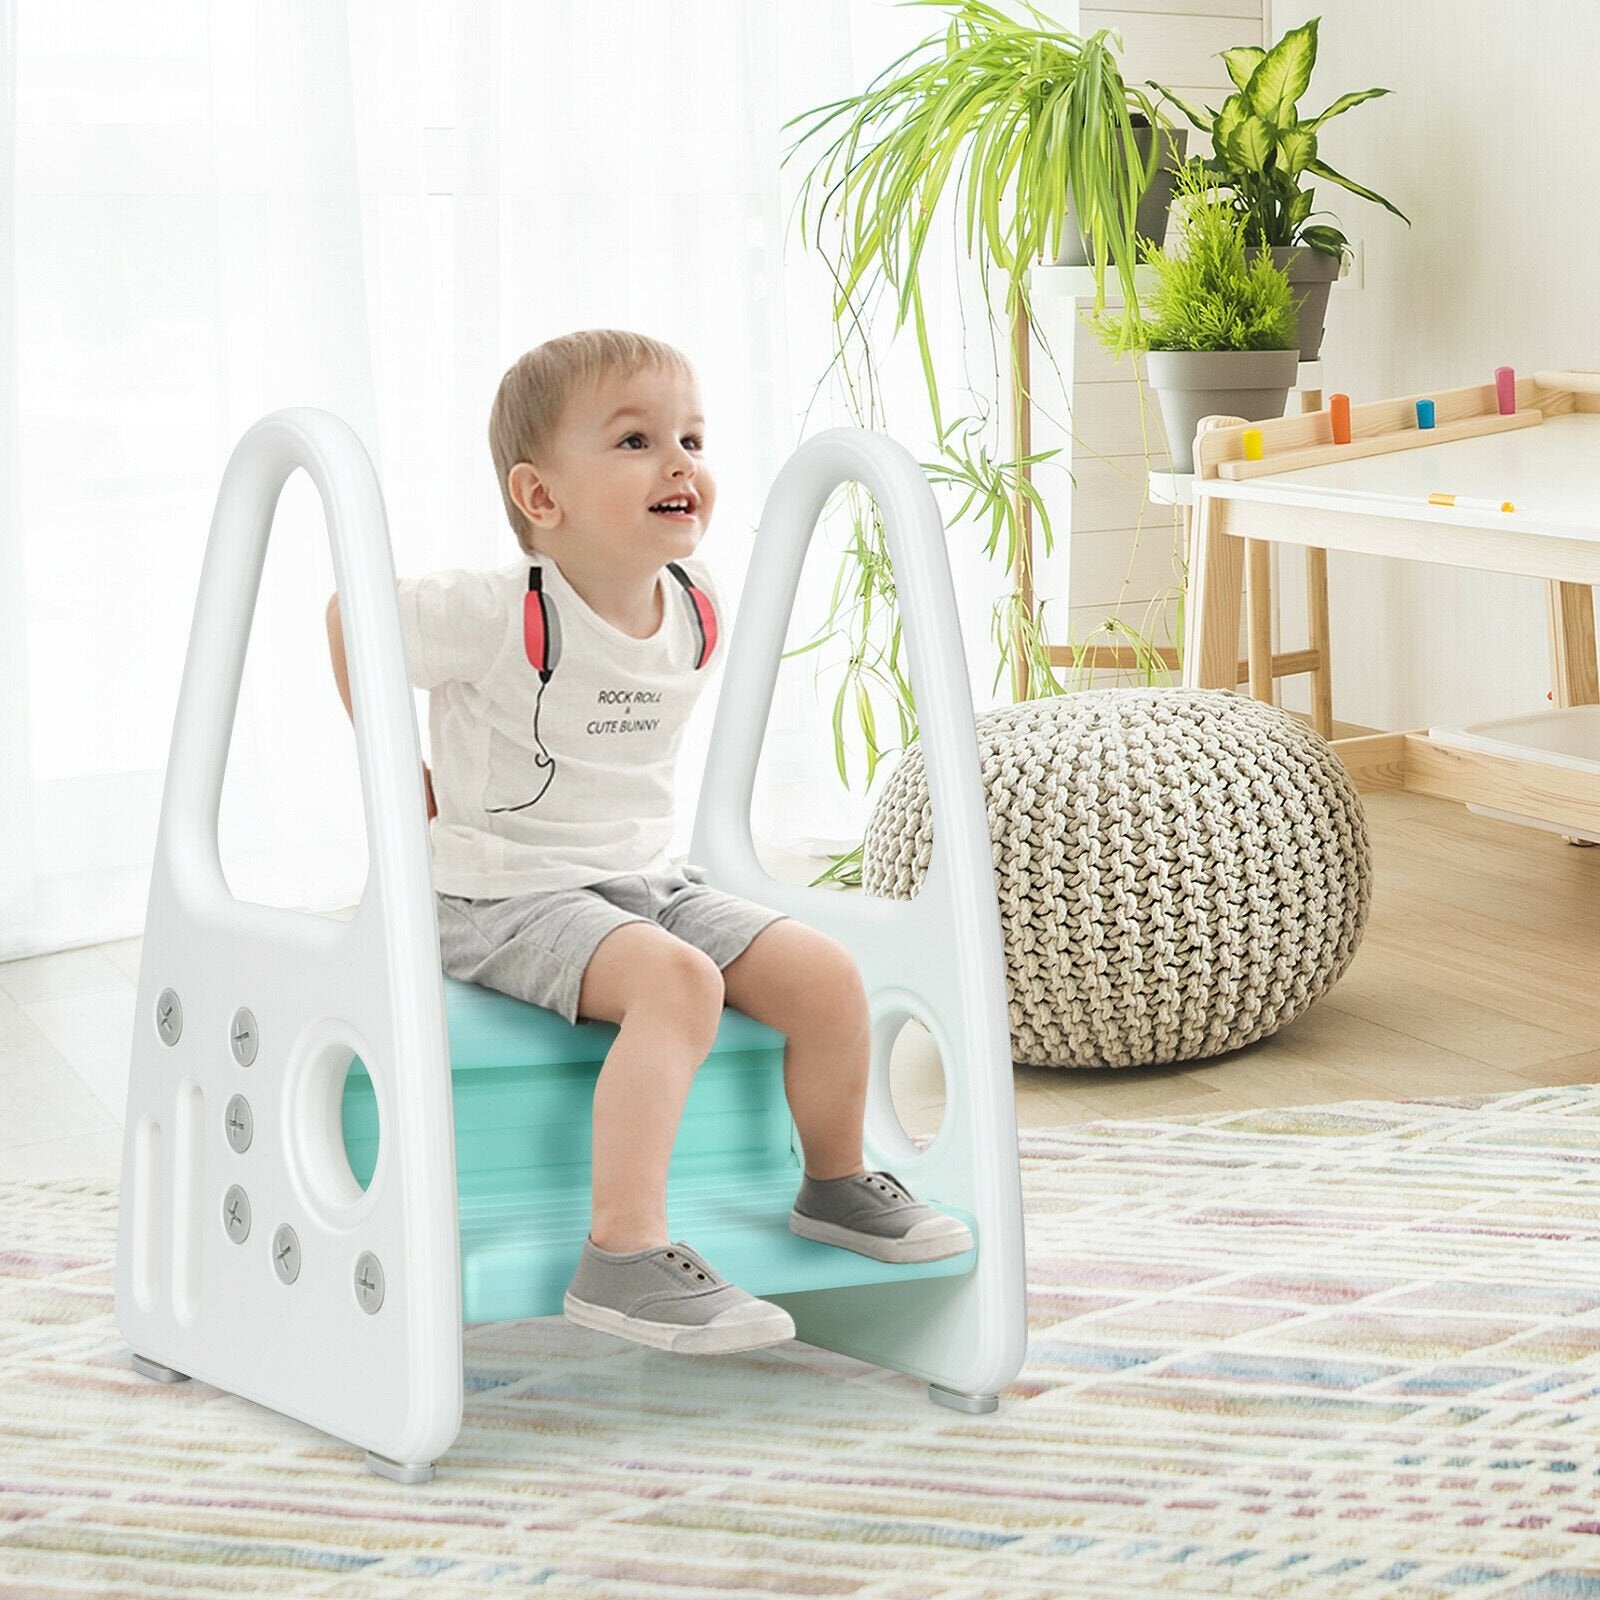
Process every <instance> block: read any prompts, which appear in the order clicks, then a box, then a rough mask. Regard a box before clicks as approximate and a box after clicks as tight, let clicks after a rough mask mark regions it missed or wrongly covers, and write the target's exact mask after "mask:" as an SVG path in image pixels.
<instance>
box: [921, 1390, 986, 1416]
mask: <svg viewBox="0 0 1600 1600" xmlns="http://www.w3.org/2000/svg"><path fill="white" fill-rule="evenodd" d="M928 1398H929V1399H930V1400H931V1401H933V1403H934V1404H935V1405H939V1406H949V1407H950V1409H951V1410H952V1411H971V1412H973V1413H975V1414H977V1413H981V1412H984V1411H998V1410H999V1409H1000V1396H999V1395H997V1394H962V1393H961V1391H960V1390H959V1389H945V1388H941V1387H940V1386H939V1385H938V1384H937V1383H930V1384H929V1385H928Z"/></svg>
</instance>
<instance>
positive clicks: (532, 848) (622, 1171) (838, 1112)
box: [328, 330, 972, 1352]
mask: <svg viewBox="0 0 1600 1600" xmlns="http://www.w3.org/2000/svg"><path fill="white" fill-rule="evenodd" d="M704 429H705V423H704V419H703V417H702V416H701V406H700V396H699V390H698V385H697V383H696V380H695V375H694V371H693V369H692V368H691V367H690V365H689V363H688V361H687V360H686V359H685V358H684V357H683V356H682V355H681V354H680V353H679V352H678V351H676V350H674V349H673V348H672V347H671V346H669V345H664V344H661V343H659V342H658V341H656V340H653V339H648V338H645V337H643V336H641V335H638V334H631V333H623V332H618V331H614V330H593V331H589V332H584V333H575V334H569V335H567V336H565V337H563V338H559V339H552V340H550V341H549V342H548V343H546V344H542V345H540V346H539V347H538V348H537V349H535V350H532V351H530V352H529V353H528V354H527V355H525V356H523V357H522V359H521V360H519V361H518V362H517V363H516V364H515V365H514V366H513V367H512V368H511V369H510V371H509V372H507V373H506V375H505V377H504V379H503V380H502V382H501V384H500V389H499V392H498V393H497V395H496V396H495V401H494V407H493V410H492V413H491V416H490V422H489V443H490V449H491V452H492V454H493V456H494V462H495V470H496V473H497V475H498V478H499V483H500V492H501V495H502V497H503V499H504V502H505V508H506V515H507V517H508V518H509V520H510V522H511V526H512V529H513V531H514V532H515V533H516V536H517V540H518V543H519V544H520V545H521V547H522V551H523V557H522V559H520V560H518V561H517V562H516V563H515V564H513V565H511V566H508V567H505V568H503V569H501V570H499V571H495V572H465V571H454V572H442V573H436V574H433V575H431V576H429V577H425V578H420V579H415V580H407V581H402V582H401V584H400V586H399V587H400V618H401V631H402V635H403V638H404V641H405V650H406V657H407V662H408V665H409V668H410V671H411V676H412V681H413V682H414V683H415V684H416V685H417V686H418V687H419V688H425V689H427V690H429V691H430V694H429V718H428V720H429V731H430V738H431V744H432V755H433V764H434V770H433V773H432V784H431V788H430V816H432V818H433V820H432V840H433V865H434V887H435V890H436V891H437V895H438V910H439V942H440V947H441V954H442V956H443V963H444V969H445V971H446V972H447V973H449V974H450V975H451V976H452V977H455V978H460V979H464V980H466V981H468V982H472V983H480V984H485V985H487V986H488V987H490V988H495V989H500V990H503V991H504V992H505V993H507V994H511V995H514V996H516V997H517V998H518V999H520V1000H526V1001H530V1002H532V1003H533V1004H535V1005H540V1006H546V1007H548V1008H549V1009H551V1010H553V1011H557V1012H559V1013H561V1015H563V1016H564V1017H566V1018H567V1019H568V1020H569V1021H573V1020H576V1019H577V1018H580V1017H582V1018H598V1019H600V1020H603V1021H607V1022H613V1023H616V1024H617V1025H618V1027H619V1032H618V1035H617V1038H616V1040H615V1042H614V1043H613V1045H612V1047H611V1049H610V1051H609V1053H608V1054H607V1056H606V1059H605V1062H604V1064H603V1066H602V1067H601V1070H600V1075H599V1079H598V1081H597V1083H596V1085H595V1093H594V1132H593V1150H594V1179H593V1207H592V1213H591V1221H590V1231H589V1237H588V1239H587V1240H586V1242H585V1244H584V1247H583V1252H582V1255H581V1257H580V1259H579V1264H578V1268H577V1272H576V1274H575V1275H574V1277H573V1280H572V1283H571V1286H570V1287H569V1289H568V1291H567V1294H566V1297H565V1311H566V1315H567V1316H568V1317H569V1318H571V1319H572V1320H573V1321H575V1322H579V1323H581V1324H582V1325H583V1326H585V1327H590V1328H599V1329H602V1330H604V1331H605V1332H607V1333H613V1334H617V1335H620V1336H621V1337H623V1338H626V1339H633V1340H636V1341H638V1342H640V1343H643V1344H648V1345H653V1346H655V1347H657V1348H659V1349H665V1350H675V1351H688V1352H709V1351H728V1350H747V1349H755V1348H757V1347H759V1346H762V1345H767V1344H774V1343H777V1342H779V1341H780V1340H783V1339H787V1338H791V1337H792V1336H793V1334H794V1323H793V1321H792V1320H791V1318H790V1317H789V1314H788V1313H787V1312H786V1311H784V1310H783V1308H782V1307H780V1306H776V1305H772V1304H770V1303H768V1302H767V1301H764V1300H758V1299H755V1298H754V1297H753V1296H751V1295H749V1294H746V1293H745V1292H744V1291H743V1290H742V1289H739V1288H737V1287H736V1286H735V1285H733V1284H731V1283H729V1282H727V1281H726V1280H725V1279H723V1278H721V1277H720V1276H719V1275H718V1274H717V1273H716V1272H715V1271H714V1270H713V1269H712V1267H711V1266H710V1264H709V1263H708V1262H706V1261H705V1260H704V1259H703V1258H702V1257H701V1256H699V1255H697V1254H696V1253H695V1252H694V1251H693V1250H691V1249H689V1248H688V1247H687V1246H686V1245H684V1244H681V1243H676V1242H673V1241H671V1239H670V1236H669V1235H668V1232H667V1219H666V1178H667V1162H668V1158H669V1156H670V1155H671V1151H672V1144H673V1140H674V1138H675V1137H676V1134H677V1128H678V1122H679V1119H680V1116H681V1114H682V1111H683V1105H684V1101H685V1099H686V1097H687V1095H688V1091H689V1085H690V1082H691V1080H692V1079H693V1077H694V1074H695V1071H696V1069H697V1068H698V1067H699V1065H700V1063H701V1062H702V1061H703V1060H704V1059H705V1057H706V1055H707V1053H708V1052H709V1050H710V1047H711V1043H712V1041H713V1039H714V1038H715V1036H716V1032H717V1026H718V1023H719V1021H720V1019H721V1015H722V1009H723V1006H724V1004H729V1005H733V1006H736V1007H738V1009H739V1010H741V1011H744V1012H746V1013H747V1014H748V1015H750V1016H752V1017H754V1018H756V1019H757V1020H758V1021H760V1022H764V1023H767V1024H768V1025H769V1026H771V1027H773V1028H776V1029H777V1030H778V1031H779V1032H781V1033H782V1034H784V1035H785V1037H786V1039H787V1041H788V1042H787V1047H786V1049H785V1052H784V1089H785V1092H786V1094H787V1096H788V1100H789V1105H790V1109H791V1111H792V1112H793V1115H794V1119H795V1124H796V1126H797V1128H798V1130H799V1133H800V1139H801V1144H802V1147H803V1150H804V1156H805V1174H804V1177H803V1179H802V1182H801V1185H800V1190H799V1194H798V1195H797V1197H796V1201H795V1207H794V1211H793V1212H792V1214H791V1217H790V1227H791V1228H792V1229H793V1230H794V1231H795V1232H796V1233H799V1234H801V1235H803V1236H805V1237H807V1238H811V1239H818V1240H821V1241H823V1242H824V1243H828V1244H833V1245H839V1246H842V1247H844V1248H846V1249H851V1250H857V1251H860V1252H861V1253H863V1254H865V1255H869V1256H873V1257H875V1258H877V1259H879V1260H883V1261H930V1260H937V1259H939V1258H942V1257H944V1256H949V1255H954V1254H957V1253H959V1252H961V1251H963V1250H966V1249H968V1248H969V1247H970V1246H971V1243H972V1239H971V1235H970V1233H969V1232H968V1230H967V1229H966V1227H965V1226H964V1225H963V1224H962V1223H961V1222H959V1221H957V1220H956V1219H955V1218H953V1217H947V1216H945V1215H943V1214H942V1213H940V1212H937V1211H935V1210H934V1209H933V1208H931V1207H929V1206H926V1205H923V1204H922V1203H920V1202H919V1201H918V1200H916V1199H915V1197H914V1196H912V1195H911V1194H910V1193H909V1192H908V1191H907V1190H906V1189H905V1187H904V1186H903V1185H902V1184H900V1183H899V1182H898V1181H897V1180H896V1179H894V1178H893V1177H891V1176H890V1175H889V1174H888V1173H881V1172H880V1173H874V1172H867V1171H866V1170H865V1167H864V1164H863V1159H862V1119H863V1112H864V1108H865V1099H866V1086H867V1071H868V1053H869V1044H870V1023H869V1018H868V1011H867V1003H866V996H865V992H864V990H863V988H862V984H861V978H860V974H859V973H858V971H857V970H856V966H855V962H854V960H853V959H852V958H851V956H850V954H849V952H848V951H847V950H845V949H844V948H843V946H841V945H839V944H837V943H836V942H835V941H833V940H832V939H829V938H827V937H825V936H824V935H822V934H820V933H818V932H816V931H815V930H813V929H811V928H808V927H805V926H803V925H802V924H801V923H799V922H796V921H794V920H793V919H791V918H786V917H781V916H779V915H777V914H776V913H774V912H772V911H769V910H767V909H766V908H765V907H762V906H759V905H755V904H752V903H751V902H749V901H746V900H741V899H739V898H738V897H736V896H734V895H728V894H723V893H721V892H720V891H718V890H716V889H713V888H711V887H709V886H708V885H706V884H705V883H703V882H699V881H697V880H696V879H695V878H694V877H692V876H691V875H690V872H689V871H685V870H684V869H683V868H682V867H681V866H678V865H675V864H674V863H673V862H672V861H671V860H670V859H669V858H668V856H667V846H668V844H669V842H670V840H671V836H672V828H673V769H674V763H675V758H676V756H677V752H678V746H679V743H680V740H681V737H682V732H683V726H684V723H685V721H686V720H687V718H688V715H689V712H690V709H691V707H692V706H693V704H694V702H695V700H696V698H697V697H698V696H699V694H700V692H701V690H702V689H704V687H705V685H706V681H707V678H708V676H709V673H710V671H711V670H712V669H713V668H714V667H715V666H716V665H717V664H718V663H719V662H720V660H721V657H722V654H723V650H724V637H725V631H724V629H723V628H722V626H721V623H722V606H721V601H720V597H719V594H718V591H717V586H716V584H715V582H714V580H713V578H712V576H711V573H710V571H709V570H708V569H707V568H706V566H705V565H704V564H703V563H702V562H699V561H697V560H695V559H694V554H695V550H696V548H697V547H698V545H699V543H700V539H701V537H702V535H703V534H704V532H705V529H706V526H707V524H708V523H709V522H710V520H711V513H712V509H713V507H714V505H715V503H716V483H715V480H714V478H713V476H712V473H711V469H710V466H709V465H708V463H707V460H706V456H705V448H704ZM328 628H329V643H330V648H331V650H332V653H333V658H334V673H335V677H336V679H337V681H338V683H339V687H340V692H341V694H342V695H343V696H344V700H345V705H346V708H347V709H348V708H349V704H350V697H349V686H348V683H347V681H346V676H345V665H344V650H343V639H342V635H341V633H340V629H339V619H338V604H337V597H335V598H334V600H332V601H330V602H329V608H328ZM435 810H436V815H435V814H434V813H435ZM691 871H692V869H691Z"/></svg>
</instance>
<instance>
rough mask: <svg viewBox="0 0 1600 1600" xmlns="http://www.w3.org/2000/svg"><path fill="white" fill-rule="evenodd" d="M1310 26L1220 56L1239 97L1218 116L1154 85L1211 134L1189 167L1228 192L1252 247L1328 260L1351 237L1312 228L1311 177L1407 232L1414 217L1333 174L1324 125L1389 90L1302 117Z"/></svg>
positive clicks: (1350, 97) (1312, 50) (1312, 39)
mask: <svg viewBox="0 0 1600 1600" xmlns="http://www.w3.org/2000/svg"><path fill="white" fill-rule="evenodd" d="M1321 20H1322V19H1321V18H1320V17H1313V18H1312V19H1311V20H1310V21H1309V22H1307V23H1304V24H1303V25H1302V26H1300V27H1298V28H1291V29H1290V30H1289V32H1287V33H1286V34H1284V36H1283V37H1282V38H1281V39H1280V40H1278V42H1277V43H1276V44H1275V45H1273V47H1272V48H1271V49H1270V50H1263V49H1261V48H1260V47H1259V46H1258V45H1240V46H1238V47H1237V48H1235V49H1232V50H1224V51H1223V52H1222V60H1223V64H1224V65H1225V66H1226V67H1227V69H1228V76H1229V77H1230V78H1231V79H1232V80H1233V83H1234V87H1235V88H1236V89H1237V91H1238V92H1237V93H1236V94H1230V95H1229V96H1228V98H1227V99H1226V100H1224V101H1223V102H1222V109H1221V110H1220V111H1215V110H1212V109H1211V108H1210V107H1209V106H1208V107H1206V108H1205V109H1204V110H1203V111H1202V110H1196V109H1195V108H1194V107H1193V106H1191V105H1188V104H1187V103H1186V102H1185V101H1183V100H1182V99H1180V98H1179V97H1178V96H1177V95H1175V94H1174V93H1173V92H1172V90H1170V89H1167V88H1163V87H1162V85H1160V84H1159V83H1153V82H1152V83H1151V84H1150V87H1151V88H1152V89H1155V90H1156V91H1157V92H1159V93H1160V94H1162V95H1164V96H1165V97H1166V98H1167V99H1168V100H1170V101H1171V102H1172V103H1173V104H1174V105H1175V106H1177V108H1178V109H1179V110H1180V111H1181V112H1183V114H1184V115H1185V116H1186V117H1187V118H1188V119H1189V120H1190V121H1191V122H1192V123H1193V124H1194V125H1195V127H1197V128H1198V129H1200V131H1201V132H1202V133H1208V134H1210V135H1211V154H1210V155H1209V156H1199V155H1195V156H1191V157H1190V158H1189V164H1190V166H1191V167H1192V168H1194V169H1195V170H1196V171H1197V172H1199V173H1200V174H1201V175H1202V176H1203V177H1204V178H1205V179H1206V181H1207V182H1209V183H1211V184H1213V185H1215V186H1217V187H1219V188H1222V189H1225V190H1227V191H1228V197H1229V200H1228V203H1229V204H1230V205H1232V207H1233V208H1234V210H1235V211H1237V212H1238V213H1239V215H1240V216H1241V217H1242V218H1243V220H1244V228H1245V235H1244V238H1245V243H1246V244H1248V245H1291V244H1303V245H1306V246H1307V247H1308V248H1310V249H1312V250H1317V251H1320V252H1321V253H1322V254H1324V255H1329V256H1338V255H1342V254H1343V253H1344V251H1345V250H1346V249H1347V248H1348V247H1349V240H1347V239H1346V238H1345V236H1344V235H1343V234H1342V233H1341V232H1340V231H1339V230H1338V229H1337V228H1335V227H1332V226H1330V225H1328V224H1325V223H1310V220H1309V219H1310V218H1311V216H1312V209H1311V208H1312V205H1313V203H1314V202H1313V199H1312V196H1313V194H1314V192H1315V191H1314V190H1312V189H1310V188H1307V187H1302V179H1303V178H1304V177H1305V176H1306V175H1307V174H1309V175H1310V176H1312V177H1315V178H1326V179H1327V180H1328V182H1329V183H1336V184H1338V185H1339V187H1340V188H1342V189H1348V190H1349V191H1350V193H1351V194H1358V195H1360V196H1361V198H1362V199H1363V200H1371V201H1373V202H1374V203H1375V204H1377V205H1380V206H1382V207H1383V208H1384V210H1386V211H1389V212H1392V213H1393V214H1394V215H1395V216H1397V217H1399V218H1400V220H1401V221H1402V222H1404V223H1405V224H1406V225H1407V226H1408V227H1409V226H1410V222H1411V219H1410V218H1409V217H1407V216H1406V214H1405V213H1404V212H1403V211H1400V210H1398V209H1396V208H1395V207H1394V206H1393V205H1391V204H1390V203H1389V202H1388V201H1387V200H1385V199H1384V198H1383V196H1382V195H1381V194H1375V193H1374V192H1373V191H1372V190H1371V189H1368V188H1365V187H1363V186H1362V185H1361V184H1359V183H1355V182H1353V181H1352V180H1351V179H1349V178H1347V177H1345V176H1344V174H1343V173H1339V172H1335V171H1334V170H1333V168H1332V167H1330V166H1329V165H1328V164H1327V162H1325V161H1324V160H1322V158H1321V156H1320V155H1319V154H1318V152H1317V134H1318V130H1319V129H1320V128H1321V127H1322V125H1323V124H1324V123H1325V122H1327V121H1328V120H1329V119H1330V118H1332V117H1337V116H1339V115H1340V114H1341V113H1342V112H1345V111H1348V110H1349V109H1350V108H1351V107H1352V106H1358V105H1360V104H1361V103H1362V101H1363V100H1375V99H1377V97H1378V96H1379V95H1385V94H1388V92H1389V91H1388V90H1387V89H1362V90H1360V91H1358V92H1357V93H1355V94H1343V95H1340V96H1339V98H1338V99H1337V100H1335V101H1334V102H1333V104H1332V105H1331V106H1329V107H1328V109H1327V110H1326V111H1323V112H1322V113H1320V114H1319V115H1318V116H1315V117H1312V118H1310V119H1309V120H1304V119H1302V118H1301V116H1300V112H1299V109H1298V106H1297V102H1298V101H1299V99H1300V96H1301V95H1303V94H1304V93H1305V92H1306V89H1307V87H1308V86H1309V85H1310V83H1311V71H1312V68H1313V67H1315V66H1316V64H1317V24H1318V23H1319V22H1320V21H1321Z"/></svg>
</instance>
